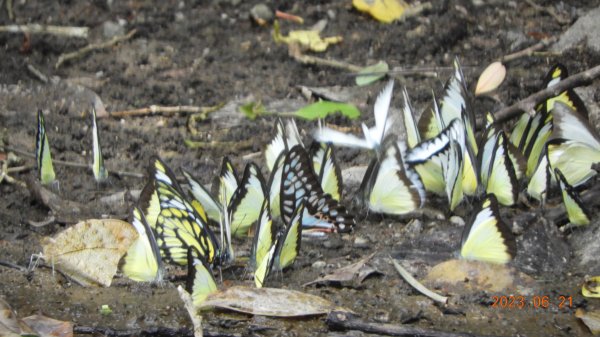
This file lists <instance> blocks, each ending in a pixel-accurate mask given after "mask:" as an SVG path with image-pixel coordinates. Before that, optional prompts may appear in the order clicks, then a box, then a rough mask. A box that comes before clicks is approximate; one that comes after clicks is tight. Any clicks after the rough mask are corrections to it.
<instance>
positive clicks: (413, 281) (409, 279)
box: [390, 257, 448, 304]
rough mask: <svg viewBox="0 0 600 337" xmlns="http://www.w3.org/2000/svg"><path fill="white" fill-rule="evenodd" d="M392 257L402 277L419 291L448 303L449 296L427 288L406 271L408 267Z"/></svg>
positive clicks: (437, 300)
mask: <svg viewBox="0 0 600 337" xmlns="http://www.w3.org/2000/svg"><path fill="white" fill-rule="evenodd" d="M390 259H391V260H392V263H393V264H394V268H396V271H397V272H398V273H399V274H400V276H402V278H403V279H404V280H405V281H406V282H407V283H408V284H410V285H411V286H412V287H413V288H415V289H416V290H417V291H418V292H420V293H421V294H423V295H425V296H427V297H429V298H431V299H432V300H434V301H436V302H440V303H443V304H446V303H448V297H446V296H442V295H439V294H436V293H434V292H433V291H431V290H429V289H427V288H426V287H425V286H424V285H423V284H421V283H420V282H419V281H417V280H416V279H415V278H414V277H413V276H412V275H411V274H410V273H409V272H408V271H406V269H404V268H403V267H402V266H401V265H400V264H399V263H398V262H397V261H396V260H395V259H393V258H392V257H390Z"/></svg>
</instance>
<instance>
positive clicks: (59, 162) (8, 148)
mask: <svg viewBox="0 0 600 337" xmlns="http://www.w3.org/2000/svg"><path fill="white" fill-rule="evenodd" d="M0 149H3V150H4V151H9V152H14V153H16V154H19V155H21V156H23V157H27V158H32V159H35V155H34V154H31V153H29V152H27V151H25V150H21V149H17V148H15V147H12V146H6V145H0ZM52 164H56V165H62V166H68V167H77V168H87V169H90V170H91V169H92V165H90V164H85V163H76V162H72V161H64V160H58V159H53V160H52ZM108 172H109V174H114V175H116V176H120V177H132V178H144V177H145V175H144V174H143V173H138V172H128V171H117V170H112V169H110V168H108Z"/></svg>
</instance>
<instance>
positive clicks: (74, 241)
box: [42, 219, 137, 287]
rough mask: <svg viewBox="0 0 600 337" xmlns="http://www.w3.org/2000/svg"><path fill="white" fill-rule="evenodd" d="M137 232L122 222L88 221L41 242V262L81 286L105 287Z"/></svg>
mask: <svg viewBox="0 0 600 337" xmlns="http://www.w3.org/2000/svg"><path fill="white" fill-rule="evenodd" d="M136 238H137V232H136V231H135V229H134V228H133V226H131V225H130V224H128V223H127V222H125V221H121V220H115V219H102V220H97V219H90V220H85V221H81V222H79V223H77V224H75V225H74V226H72V227H70V228H67V229H66V230H64V231H62V232H61V233H59V234H58V235H57V236H56V237H54V238H45V240H44V242H42V247H43V249H44V259H45V260H46V261H47V262H48V263H50V264H52V265H53V266H54V268H56V269H58V270H60V271H61V272H63V273H65V274H66V275H67V276H69V277H71V278H73V279H74V280H75V281H77V282H78V283H80V284H82V285H84V286H90V285H98V284H99V285H102V286H105V287H109V286H110V284H111V281H112V278H113V276H114V275H115V273H116V272H117V266H118V264H119V260H120V259H121V257H122V256H123V255H124V254H125V252H126V251H127V249H128V248H129V246H130V245H131V243H132V242H133V241H134V240H135V239H136Z"/></svg>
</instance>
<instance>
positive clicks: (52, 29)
mask: <svg viewBox="0 0 600 337" xmlns="http://www.w3.org/2000/svg"><path fill="white" fill-rule="evenodd" d="M89 31H90V29H89V28H88V27H64V26H46V25H40V24H37V23H31V24H28V25H6V26H0V32H5V33H29V34H51V35H57V36H67V37H78V38H83V39H87V38H88V33H89Z"/></svg>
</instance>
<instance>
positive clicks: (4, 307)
mask: <svg viewBox="0 0 600 337" xmlns="http://www.w3.org/2000/svg"><path fill="white" fill-rule="evenodd" d="M0 336H2V337H21V336H37V334H36V333H35V332H34V331H33V329H31V328H30V327H29V326H27V324H25V322H23V321H22V320H20V319H19V318H17V314H16V313H15V312H14V311H13V310H12V308H11V307H10V305H9V304H8V303H6V301H4V300H3V299H2V298H0Z"/></svg>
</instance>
